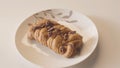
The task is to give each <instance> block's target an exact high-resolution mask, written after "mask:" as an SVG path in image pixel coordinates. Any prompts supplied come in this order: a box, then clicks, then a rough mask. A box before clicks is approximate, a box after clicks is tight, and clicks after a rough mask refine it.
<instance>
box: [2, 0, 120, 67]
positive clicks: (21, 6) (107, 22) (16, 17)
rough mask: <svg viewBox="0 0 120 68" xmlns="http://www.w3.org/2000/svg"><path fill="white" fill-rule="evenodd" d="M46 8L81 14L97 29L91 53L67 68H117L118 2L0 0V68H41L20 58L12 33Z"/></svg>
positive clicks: (119, 56)
mask: <svg viewBox="0 0 120 68" xmlns="http://www.w3.org/2000/svg"><path fill="white" fill-rule="evenodd" d="M48 8H67V9H72V10H76V11H79V12H82V13H84V14H85V15H87V16H88V17H89V18H91V19H92V20H93V21H94V23H95V25H96V27H97V29H98V32H99V43H98V46H97V48H96V50H95V51H94V53H93V54H92V55H91V56H90V57H89V58H88V59H86V60H85V61H83V62H82V63H79V64H77V65H74V66H72V67H68V68H120V53H119V52H120V0H0V68H42V67H39V66H37V65H34V64H32V63H31V62H29V61H27V60H26V59H24V58H23V57H22V56H21V55H20V53H19V52H18V50H17V49H16V45H15V32H16V30H17V28H18V26H19V25H20V24H21V23H22V22H23V21H24V20H25V19H26V18H27V17H29V16H31V15H32V14H33V13H36V12H38V11H41V10H43V9H48Z"/></svg>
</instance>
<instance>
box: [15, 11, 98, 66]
mask: <svg viewBox="0 0 120 68" xmlns="http://www.w3.org/2000/svg"><path fill="white" fill-rule="evenodd" d="M42 18H47V19H52V20H55V21H58V23H60V24H62V25H65V26H66V27H68V28H70V29H72V30H75V31H76V32H77V33H79V34H80V35H82V36H83V42H84V45H83V48H82V50H81V52H80V55H79V56H76V57H74V58H64V57H62V56H60V55H58V54H56V53H54V52H53V51H52V50H50V49H49V48H47V47H45V46H42V45H41V44H38V43H37V42H34V41H33V42H29V40H27V38H26V32H27V30H28V23H35V22H36V21H37V20H40V19H42ZM15 42H16V47H17V49H18V51H19V52H20V54H21V55H22V56H23V57H24V58H26V59H27V60H29V61H30V62H32V63H34V64H37V65H40V66H43V67H45V68H48V67H49V68H53V67H55V68H58V67H68V66H71V65H74V64H77V63H80V62H82V61H83V60H85V59H86V58H87V57H88V56H89V55H90V54H91V53H92V52H93V51H94V50H95V48H96V46H97V42H98V32H97V29H96V27H95V25H94V23H93V22H92V21H91V20H90V19H89V18H88V17H86V16H85V15H83V14H81V13H78V12H76V11H73V10H68V9H49V10H45V11H41V12H38V13H36V14H34V15H32V16H30V17H29V18H27V19H26V20H25V21H24V22H22V24H21V25H20V26H19V28H18V30H17V32H16V36H15Z"/></svg>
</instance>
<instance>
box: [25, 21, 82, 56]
mask: <svg viewBox="0 0 120 68" xmlns="http://www.w3.org/2000/svg"><path fill="white" fill-rule="evenodd" d="M27 36H28V39H30V40H36V41H37V42H39V43H41V44H43V45H44V46H47V47H49V48H50V49H52V50H53V51H54V52H56V53H58V54H61V55H62V56H64V57H73V56H75V55H76V54H77V53H78V52H79V51H80V48H81V47H82V44H83V41H82V36H80V35H79V34H78V33H76V31H72V30H70V29H69V28H67V27H65V26H63V25H60V24H58V23H57V22H55V21H52V20H47V19H43V20H40V21H39V22H36V23H33V24H29V30H28V33H27Z"/></svg>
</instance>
